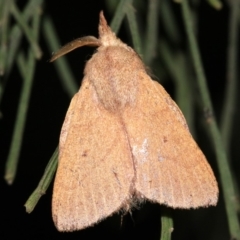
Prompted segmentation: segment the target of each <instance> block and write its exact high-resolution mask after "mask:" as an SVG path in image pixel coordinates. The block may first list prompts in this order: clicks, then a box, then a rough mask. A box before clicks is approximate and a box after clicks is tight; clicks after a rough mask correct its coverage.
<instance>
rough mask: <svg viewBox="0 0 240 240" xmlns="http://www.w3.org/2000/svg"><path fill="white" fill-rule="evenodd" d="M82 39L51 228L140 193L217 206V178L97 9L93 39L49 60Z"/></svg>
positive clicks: (104, 213) (179, 203)
mask: <svg viewBox="0 0 240 240" xmlns="http://www.w3.org/2000/svg"><path fill="white" fill-rule="evenodd" d="M85 45H86V46H96V47H98V48H97V51H96V53H95V54H93V56H92V58H91V59H90V60H89V61H88V62H87V63H86V66H85V70H84V78H83V80H82V84H81V88H80V90H79V91H78V93H76V95H75V96H74V97H73V99H72V101H71V104H70V106H69V109H68V111H67V114H66V117H65V121H64V123H63V126H62V130H61V135H60V143H59V163H58V169H57V173H56V178H55V182H54V189H53V198H52V216H53V220H54V223H55V225H56V227H57V229H58V230H59V231H75V230H80V229H84V228H86V227H89V226H92V225H94V224H96V223H98V222H99V221H101V220H103V219H104V218H106V217H108V216H110V215H112V214H113V213H115V212H117V211H119V210H124V211H129V210H130V209H131V207H132V206H133V205H134V204H136V202H142V201H143V200H149V201H151V202H157V203H159V204H164V205H166V206H169V207H172V208H183V209H189V208H198V207H208V206H211V205H213V206H214V205H216V204H217V201H218V186H217V182H216V179H215V177H214V174H213V171H212V169H211V167H210V166H209V164H208V162H207V160H206V158H205V156H204V154H203V153H202V151H201V150H200V149H199V147H198V145H197V144H196V142H195V141H194V139H193V138H192V136H191V134H190V132H189V129H188V126H187V123H186V120H185V118H184V116H183V114H182V112H181V111H180V109H179V108H178V106H177V105H176V103H175V102H174V101H173V100H172V99H171V97H170V96H169V95H168V93H167V92H166V91H165V90H164V88H163V87H162V86H161V85H160V84H159V83H158V82H156V81H153V80H152V79H151V78H150V77H149V75H148V74H147V72H146V69H145V66H144V64H143V62H142V60H141V59H140V57H139V56H138V54H137V53H136V52H135V51H134V50H133V49H132V48H131V47H129V46H127V45H126V44H124V43H123V42H122V41H121V40H119V39H118V38H117V37H116V35H115V34H114V33H113V32H112V30H111V29H110V27H109V26H108V25H107V22H106V20H105V18H104V15H103V13H102V12H101V13H100V23H99V38H98V39H97V38H95V37H92V36H89V37H83V38H80V39H76V40H74V41H72V42H70V43H68V44H67V45H65V46H64V47H63V48H62V49H60V50H59V51H58V52H56V53H55V54H54V55H53V57H52V59H51V61H54V60H55V59H57V58H58V57H60V56H62V55H64V54H66V53H68V52H70V51H72V50H73V49H75V48H78V47H81V46H85Z"/></svg>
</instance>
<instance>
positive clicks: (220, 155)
mask: <svg viewBox="0 0 240 240" xmlns="http://www.w3.org/2000/svg"><path fill="white" fill-rule="evenodd" d="M181 6H182V7H181V9H182V15H183V19H184V25H185V29H186V32H187V37H188V41H189V47H190V52H191V55H192V58H193V64H194V68H195V71H196V74H197V83H198V87H199V91H200V95H201V98H202V104H203V106H204V108H205V109H207V110H208V112H209V113H210V114H211V115H210V117H209V119H208V121H207V123H208V127H209V131H210V136H211V139H212V142H213V145H214V148H215V152H216V157H217V163H218V168H219V172H220V180H221V185H222V190H223V196H224V201H225V206H226V212H227V219H228V224H229V231H230V234H231V238H232V239H238V240H239V239H240V228H239V222H238V215H237V211H236V208H235V206H236V204H235V201H236V194H235V192H234V186H233V179H232V175H231V170H230V166H229V161H228V160H227V155H226V152H225V149H224V146H223V142H222V139H221V135H220V131H219V129H218V127H217V123H216V120H215V117H214V113H213V107H212V103H211V100H210V94H209V91H208V88H207V82H206V77H205V74H204V71H203V66H202V62H201V58H200V53H199V49H198V46H197V41H196V38H195V36H194V29H193V27H192V19H191V12H190V9H189V4H188V1H187V0H183V1H182V4H181Z"/></svg>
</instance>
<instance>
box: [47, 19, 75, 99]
mask: <svg viewBox="0 0 240 240" xmlns="http://www.w3.org/2000/svg"><path fill="white" fill-rule="evenodd" d="M43 31H44V37H45V39H46V43H47V46H48V49H49V51H50V52H52V51H53V50H54V49H58V48H59V46H60V45H61V44H60V43H59V41H58V37H57V33H56V30H55V27H54V25H53V22H52V20H51V18H49V17H47V16H45V17H44V19H43ZM53 64H54V66H55V67H56V70H57V73H58V76H59V78H60V80H61V82H62V85H63V87H64V89H65V91H66V92H67V94H68V96H69V97H70V98H72V96H73V95H74V94H75V93H76V92H77V90H78V86H77V84H76V81H75V79H74V76H73V74H72V71H71V68H70V66H69V64H68V62H67V61H66V58H65V57H62V58H60V59H58V61H55V62H54V63H53Z"/></svg>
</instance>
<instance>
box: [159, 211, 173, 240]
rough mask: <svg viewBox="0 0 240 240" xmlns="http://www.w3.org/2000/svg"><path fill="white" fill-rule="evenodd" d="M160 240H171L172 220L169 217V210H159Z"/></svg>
mask: <svg viewBox="0 0 240 240" xmlns="http://www.w3.org/2000/svg"><path fill="white" fill-rule="evenodd" d="M161 210H162V211H161V212H162V214H161V226H162V227H161V238H160V240H171V236H172V232H173V219H172V216H171V212H170V211H171V210H170V209H168V208H166V207H162V208H161Z"/></svg>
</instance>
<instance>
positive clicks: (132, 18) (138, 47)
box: [127, 6, 142, 55]
mask: <svg viewBox="0 0 240 240" xmlns="http://www.w3.org/2000/svg"><path fill="white" fill-rule="evenodd" d="M127 20H128V24H129V28H130V32H131V35H132V39H133V46H134V49H135V51H136V52H137V53H138V54H139V55H141V54H142V44H141V38H140V35H139V31H138V26H137V20H136V15H135V12H134V9H133V6H129V8H128V10H127Z"/></svg>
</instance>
